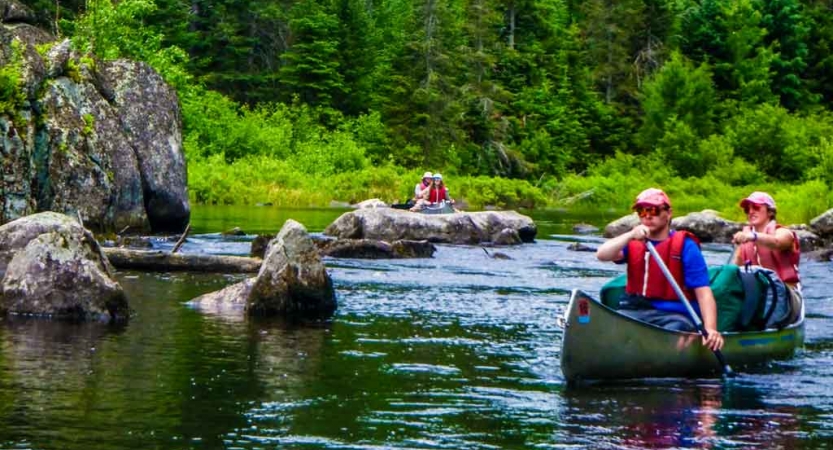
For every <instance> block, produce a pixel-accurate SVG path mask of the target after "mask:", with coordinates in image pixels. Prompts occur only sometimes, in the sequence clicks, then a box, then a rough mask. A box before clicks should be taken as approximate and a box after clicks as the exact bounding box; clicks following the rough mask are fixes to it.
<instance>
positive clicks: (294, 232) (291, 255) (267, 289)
mask: <svg viewBox="0 0 833 450" xmlns="http://www.w3.org/2000/svg"><path fill="white" fill-rule="evenodd" d="M189 304H191V305H193V306H196V307H199V308H201V309H204V310H206V311H209V312H220V313H227V312H235V313H236V312H241V313H242V312H245V313H247V314H248V315H284V316H302V317H326V316H329V315H331V314H332V313H333V312H334V311H335V309H336V297H335V290H334V288H333V282H332V279H331V278H330V276H329V274H327V270H326V268H325V267H324V264H323V262H322V261H321V257H320V256H319V254H318V249H317V248H316V247H315V245H314V244H313V242H312V239H311V238H310V236H309V234H308V233H307V230H306V229H305V228H304V226H303V225H301V224H300V223H298V222H296V221H294V220H287V221H286V223H285V224H284V226H283V228H281V231H280V232H279V233H278V235H277V236H276V237H275V238H274V239H273V240H272V242H270V244H269V246H268V248H267V250H266V255H265V257H264V259H263V264H262V265H261V267H260V271H259V272H258V274H257V276H256V277H254V278H252V279H250V280H247V281H244V282H242V283H238V284H236V285H233V286H229V287H227V288H225V289H223V290H221V291H218V292H214V293H210V294H206V295H203V296H201V297H198V298H196V299H194V300H192V301H191V302H189Z"/></svg>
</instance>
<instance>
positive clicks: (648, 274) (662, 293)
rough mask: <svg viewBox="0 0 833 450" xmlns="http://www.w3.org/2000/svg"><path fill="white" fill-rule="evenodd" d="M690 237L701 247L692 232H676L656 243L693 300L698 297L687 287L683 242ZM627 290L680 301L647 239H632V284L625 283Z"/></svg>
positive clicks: (629, 274) (629, 255)
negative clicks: (658, 263) (646, 242)
mask: <svg viewBox="0 0 833 450" xmlns="http://www.w3.org/2000/svg"><path fill="white" fill-rule="evenodd" d="M687 237H688V238H691V239H693V240H694V242H696V243H697V245H698V246H699V245H700V241H699V240H698V239H697V238H696V237H695V236H694V235H693V234H691V233H689V232H688V231H675V232H674V233H673V234H672V235H671V237H669V238H668V239H665V240H664V241H662V242H660V243H659V244H654V248H656V250H657V253H658V254H659V255H660V257H661V258H662V261H663V262H664V263H665V266H666V267H668V271H669V272H671V275H672V276H673V277H674V280H676V281H677V285H679V286H680V289H682V290H683V293H684V294H685V296H686V298H687V299H688V300H689V301H691V300H692V299H694V292H693V291H692V290H691V289H686V287H685V276H684V274H683V259H682V255H683V244H684V243H685V238H687ZM625 292H627V293H628V294H632V295H641V296H643V297H647V298H651V299H659V300H672V301H673V300H678V301H679V300H680V298H679V297H678V296H677V293H676V292H674V288H673V287H672V286H671V283H669V282H668V280H667V279H666V278H665V274H663V273H662V269H660V268H659V265H657V263H656V262H655V261H654V259H653V257H651V253H650V252H649V251H648V247H646V246H645V243H644V242H642V241H637V240H632V241H630V242H628V283H627V285H626V286H625Z"/></svg>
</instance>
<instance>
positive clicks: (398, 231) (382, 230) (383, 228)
mask: <svg viewBox="0 0 833 450" xmlns="http://www.w3.org/2000/svg"><path fill="white" fill-rule="evenodd" d="M506 228H509V229H513V230H515V231H517V232H518V236H519V237H520V239H521V240H522V241H523V242H532V241H533V240H534V239H535V234H536V233H537V231H538V229H537V227H536V226H535V222H533V221H532V219H531V218H529V217H527V216H524V215H521V214H518V213H517V212H515V211H482V212H473V213H454V214H436V215H428V214H420V213H412V212H409V211H403V210H398V209H392V208H374V209H359V210H356V211H351V212H348V213H345V214H342V215H341V216H340V217H339V218H338V219H336V220H335V221H334V222H333V223H332V224H330V225H329V226H328V227H327V228H326V229H325V230H324V234H325V235H329V236H335V237H337V238H339V239H372V240H380V241H387V242H393V241H397V240H401V239H406V240H415V241H420V240H427V241H430V242H439V243H449V244H479V243H484V242H492V240H493V239H494V238H495V237H497V236H499V234H500V233H501V232H502V231H503V230H504V229H506Z"/></svg>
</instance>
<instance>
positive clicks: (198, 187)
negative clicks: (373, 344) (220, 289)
mask: <svg viewBox="0 0 833 450" xmlns="http://www.w3.org/2000/svg"><path fill="white" fill-rule="evenodd" d="M430 169H431V168H429V170H430ZM188 172H189V177H188V178H189V180H188V181H189V190H190V194H191V201H192V202H194V203H198V204H200V203H202V204H241V205H246V204H249V205H254V204H258V203H271V204H272V205H274V206H284V207H324V206H329V205H331V204H332V203H333V202H345V203H356V202H359V201H362V200H366V199H369V198H380V199H382V200H384V201H386V202H396V201H402V200H405V199H407V198H409V197H410V196H411V193H412V190H413V187H414V184H416V183H417V182H418V181H419V178H420V176H421V175H422V172H423V169H419V170H416V169H411V170H408V169H405V168H402V167H400V166H396V165H393V164H386V165H381V166H371V165H368V166H365V167H363V168H361V169H359V170H354V171H349V172H341V173H335V174H332V173H330V174H327V175H316V174H309V173H306V172H303V171H301V170H299V169H298V168H297V165H294V164H292V163H291V162H290V161H287V160H279V159H274V158H270V157H267V156H252V157H245V158H241V159H237V160H235V161H234V162H232V163H227V162H226V161H225V159H224V158H223V157H222V155H215V156H210V157H206V158H192V159H190V160H189V161H188ZM444 177H445V179H446V183H447V185H448V186H449V189H450V191H451V193H452V196H453V197H454V198H455V199H457V200H458V201H462V202H464V203H465V204H467V207H468V209H470V210H480V209H484V208H486V207H491V206H494V207H498V208H565V209H605V210H607V209H613V210H618V211H627V210H628V208H629V207H630V205H631V203H632V201H633V198H634V197H635V196H636V194H637V193H638V192H639V191H641V190H642V189H644V188H646V187H649V186H657V187H661V188H663V189H665V190H666V192H668V194H669V195H670V196H671V199H672V202H673V203H674V207H675V210H676V212H677V215H681V214H684V213H687V212H691V211H700V210H703V209H714V210H717V211H719V212H720V213H721V215H723V217H726V218H727V219H732V220H738V221H742V220H744V216H743V212H742V211H741V209H740V208H739V207H738V202H739V200H740V199H742V198H744V197H745V196H747V195H748V194H749V193H750V192H752V191H755V190H764V191H767V192H769V193H770V194H772V195H773V197H775V200H776V202H777V204H778V211H779V221H780V222H782V223H808V222H809V221H810V220H811V219H812V218H813V217H815V216H817V215H819V214H821V213H822V212H824V211H826V210H827V209H829V208H831V207H833V194H831V191H830V188H829V187H828V186H827V184H826V183H824V182H823V181H820V180H812V181H807V182H804V183H801V184H795V185H788V184H783V183H764V182H762V183H759V184H749V185H742V186H736V185H731V184H729V183H726V182H725V181H724V180H721V179H720V177H719V176H717V175H706V176H704V177H700V178H681V177H678V176H673V175H670V174H668V173H664V172H663V171H662V170H658V169H657V168H656V167H653V166H652V162H651V161H640V160H638V159H636V158H618V159H613V160H609V161H608V162H606V163H603V164H600V165H598V166H595V167H594V168H593V169H592V170H590V171H589V172H588V173H587V174H583V175H568V176H566V177H564V178H562V179H561V180H556V179H549V180H547V179H544V180H541V182H540V183H538V184H533V183H530V182H528V181H525V180H509V179H502V178H489V177H482V176H481V177H471V176H457V175H455V174H453V173H447V174H444Z"/></svg>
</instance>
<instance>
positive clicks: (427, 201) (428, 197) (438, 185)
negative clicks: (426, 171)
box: [411, 173, 454, 211]
mask: <svg viewBox="0 0 833 450" xmlns="http://www.w3.org/2000/svg"><path fill="white" fill-rule="evenodd" d="M442 202H450V203H451V204H454V200H452V199H451V197H450V196H449V195H448V188H446V187H445V184H444V183H443V176H442V175H440V174H438V173H435V174H434V176H433V178H432V182H431V186H429V187H428V189H425V190H423V191H422V198H420V199H419V200H418V201H417V203H416V205H414V207H413V208H411V211H419V210H421V209H422V208H424V207H426V206H431V205H436V204H439V203H442Z"/></svg>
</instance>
